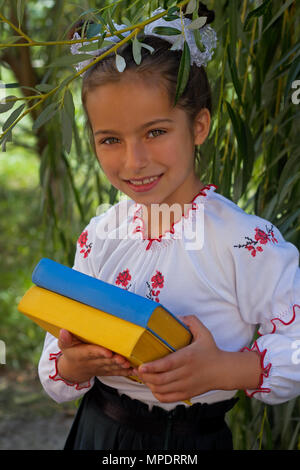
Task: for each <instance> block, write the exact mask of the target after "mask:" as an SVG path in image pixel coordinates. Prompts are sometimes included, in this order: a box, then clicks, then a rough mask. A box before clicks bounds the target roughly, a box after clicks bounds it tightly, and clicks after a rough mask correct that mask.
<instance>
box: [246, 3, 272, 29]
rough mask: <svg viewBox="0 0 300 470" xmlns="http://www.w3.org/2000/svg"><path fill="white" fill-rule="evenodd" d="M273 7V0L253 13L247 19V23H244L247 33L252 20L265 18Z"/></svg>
mask: <svg viewBox="0 0 300 470" xmlns="http://www.w3.org/2000/svg"><path fill="white" fill-rule="evenodd" d="M270 7H271V0H266V1H265V2H264V3H263V4H262V5H260V6H259V7H258V8H256V9H255V10H253V11H251V12H250V13H249V14H248V16H247V18H246V21H245V23H244V31H247V30H248V28H249V25H250V22H251V20H252V18H259V17H260V16H263V15H264V14H265V13H267V11H268V10H269V8H270Z"/></svg>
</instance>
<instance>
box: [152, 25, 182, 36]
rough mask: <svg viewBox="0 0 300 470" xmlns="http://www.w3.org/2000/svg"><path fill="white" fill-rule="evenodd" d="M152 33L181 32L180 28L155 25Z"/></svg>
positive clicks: (170, 33)
mask: <svg viewBox="0 0 300 470" xmlns="http://www.w3.org/2000/svg"><path fill="white" fill-rule="evenodd" d="M153 33H155V34H160V35H161V36H177V34H181V31H180V29H177V28H171V27H169V26H156V28H154V29H153Z"/></svg>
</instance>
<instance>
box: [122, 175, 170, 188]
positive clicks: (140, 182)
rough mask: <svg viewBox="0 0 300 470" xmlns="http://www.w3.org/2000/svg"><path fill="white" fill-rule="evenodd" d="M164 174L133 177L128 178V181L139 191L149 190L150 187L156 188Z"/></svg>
mask: <svg viewBox="0 0 300 470" xmlns="http://www.w3.org/2000/svg"><path fill="white" fill-rule="evenodd" d="M161 177H162V175H158V176H150V177H147V178H144V179H132V180H126V183H127V184H128V185H129V186H130V187H131V188H132V189H133V190H134V191H137V192H141V191H149V190H150V189H152V188H154V186H156V184H157V183H158V181H159V180H160V178H161Z"/></svg>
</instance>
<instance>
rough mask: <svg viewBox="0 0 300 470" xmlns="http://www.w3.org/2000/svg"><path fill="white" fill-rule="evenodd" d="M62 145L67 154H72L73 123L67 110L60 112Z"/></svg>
mask: <svg viewBox="0 0 300 470" xmlns="http://www.w3.org/2000/svg"><path fill="white" fill-rule="evenodd" d="M60 119H61V132H62V144H63V147H64V149H65V150H66V152H67V153H70V151H71V146H72V121H71V119H70V116H69V113H68V112H67V111H66V109H65V108H62V109H61V111H60Z"/></svg>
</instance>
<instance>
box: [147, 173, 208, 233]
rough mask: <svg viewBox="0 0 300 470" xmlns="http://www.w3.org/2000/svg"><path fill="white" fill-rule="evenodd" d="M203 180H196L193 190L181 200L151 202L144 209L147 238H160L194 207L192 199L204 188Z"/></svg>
mask: <svg viewBox="0 0 300 470" xmlns="http://www.w3.org/2000/svg"><path fill="white" fill-rule="evenodd" d="M204 186H205V185H204V184H202V183H201V181H199V180H197V181H195V185H194V186H193V190H192V189H191V191H190V192H189V194H187V195H186V196H185V197H184V198H183V199H182V200H181V201H180V202H179V201H178V202H176V203H175V202H173V203H172V204H167V203H163V204H150V205H149V206H147V207H146V209H147V210H145V211H143V216H142V218H143V221H144V227H145V230H144V235H145V237H146V238H152V239H155V238H159V237H160V236H162V235H164V233H166V232H169V231H170V230H171V229H172V226H173V224H174V223H177V222H179V221H180V220H181V219H182V217H183V216H186V215H187V214H188V211H189V210H190V209H191V208H192V201H193V199H195V197H196V196H197V194H199V193H200V191H201V190H202V189H203V188H204Z"/></svg>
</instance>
